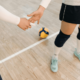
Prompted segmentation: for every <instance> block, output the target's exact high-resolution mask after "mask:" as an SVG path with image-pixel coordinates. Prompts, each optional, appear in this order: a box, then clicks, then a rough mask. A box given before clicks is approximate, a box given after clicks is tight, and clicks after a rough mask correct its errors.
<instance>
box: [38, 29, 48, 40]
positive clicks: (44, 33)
mask: <svg viewBox="0 0 80 80" xmlns="http://www.w3.org/2000/svg"><path fill="white" fill-rule="evenodd" d="M48 35H49V30H48V29H47V28H41V29H40V30H39V36H40V38H43V39H44V38H46V37H47V36H48Z"/></svg>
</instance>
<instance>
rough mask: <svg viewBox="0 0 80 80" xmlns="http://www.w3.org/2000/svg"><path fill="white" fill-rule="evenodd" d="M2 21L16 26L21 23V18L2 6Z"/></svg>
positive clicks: (0, 14)
mask: <svg viewBox="0 0 80 80" xmlns="http://www.w3.org/2000/svg"><path fill="white" fill-rule="evenodd" d="M0 19H1V20H4V21H7V22H10V23H13V24H16V25H18V24H19V23H20V17H18V16H16V15H14V14H12V13H10V12H9V11H7V10H6V9H5V8H3V7H2V6H0Z"/></svg>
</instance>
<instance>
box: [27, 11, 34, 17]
mask: <svg viewBox="0 0 80 80" xmlns="http://www.w3.org/2000/svg"><path fill="white" fill-rule="evenodd" d="M34 14H35V13H34V12H33V13H31V14H29V15H27V16H28V17H31V16H33V15H34Z"/></svg>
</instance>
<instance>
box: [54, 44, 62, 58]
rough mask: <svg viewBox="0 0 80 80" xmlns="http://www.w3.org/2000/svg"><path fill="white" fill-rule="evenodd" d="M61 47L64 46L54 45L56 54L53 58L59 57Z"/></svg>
mask: <svg viewBox="0 0 80 80" xmlns="http://www.w3.org/2000/svg"><path fill="white" fill-rule="evenodd" d="M61 48H62V47H57V46H56V45H54V51H53V53H54V55H53V58H57V59H58V55H59V53H60V51H61Z"/></svg>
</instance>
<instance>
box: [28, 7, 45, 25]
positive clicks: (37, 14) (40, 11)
mask: <svg viewBox="0 0 80 80" xmlns="http://www.w3.org/2000/svg"><path fill="white" fill-rule="evenodd" d="M44 10H45V8H44V7H42V6H40V7H39V9H38V10H37V11H35V12H33V13H31V14H30V15H27V16H28V17H31V16H32V17H31V18H30V19H29V21H30V22H32V23H34V22H35V21H38V24H39V21H40V18H41V17H42V15H43V12H44Z"/></svg>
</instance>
